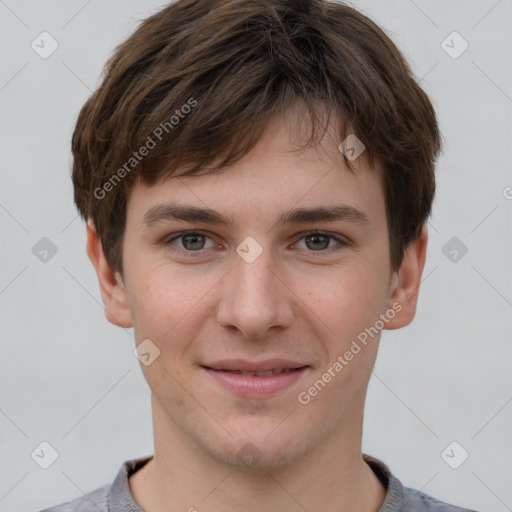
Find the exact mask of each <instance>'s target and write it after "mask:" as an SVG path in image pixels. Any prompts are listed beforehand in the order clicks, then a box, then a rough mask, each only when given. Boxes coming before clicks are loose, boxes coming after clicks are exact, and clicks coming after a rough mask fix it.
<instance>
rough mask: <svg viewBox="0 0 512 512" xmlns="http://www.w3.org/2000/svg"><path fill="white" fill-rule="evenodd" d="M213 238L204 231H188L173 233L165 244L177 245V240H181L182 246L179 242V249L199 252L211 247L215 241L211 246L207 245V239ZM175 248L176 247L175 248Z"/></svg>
mask: <svg viewBox="0 0 512 512" xmlns="http://www.w3.org/2000/svg"><path fill="white" fill-rule="evenodd" d="M206 239H209V240H211V238H210V237H209V236H207V235H204V234H203V233H199V232H197V231H187V232H182V233H177V234H175V235H173V236H172V237H171V238H169V239H167V240H166V241H165V242H164V244H165V245H168V246H171V248H172V246H175V245H176V243H175V241H181V247H180V246H179V244H178V249H177V250H180V251H182V252H199V251H201V249H211V248H212V247H213V246H214V244H213V241H212V240H211V242H212V245H210V247H206V246H205V240H206ZM173 250H174V249H173Z"/></svg>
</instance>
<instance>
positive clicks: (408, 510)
mask: <svg viewBox="0 0 512 512" xmlns="http://www.w3.org/2000/svg"><path fill="white" fill-rule="evenodd" d="M403 491H404V497H403V508H401V509H400V512H476V511H475V510H472V509H469V508H462V507H457V506H455V505H450V504H449V503H445V502H444V501H440V500H438V499H436V498H434V497H432V496H429V495H428V494H424V493H422V492H421V491H417V490H415V489H410V488H409V487H404V488H403Z"/></svg>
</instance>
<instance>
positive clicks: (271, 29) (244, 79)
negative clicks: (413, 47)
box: [72, 0, 441, 273]
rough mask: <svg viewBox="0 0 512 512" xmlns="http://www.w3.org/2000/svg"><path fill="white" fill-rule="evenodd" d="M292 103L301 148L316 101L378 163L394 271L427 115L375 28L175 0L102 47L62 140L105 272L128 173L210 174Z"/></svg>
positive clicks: (280, 5)
mask: <svg viewBox="0 0 512 512" xmlns="http://www.w3.org/2000/svg"><path fill="white" fill-rule="evenodd" d="M297 102H298V103H300V104H301V105H302V106H303V107H304V108H305V109H306V110H307V111H308V112H309V114H310V117H309V119H310V126H311V137H310V139H309V140H308V143H307V144H308V145H311V142H312V141H314V140H316V139H315V135H316V133H317V127H318V124H319V114H318V112H319V111H320V110H321V109H319V106H320V105H322V106H323V107H326V110H327V112H328V113H329V116H330V115H331V114H333V115H334V116H335V117H336V118H337V119H338V120H339V123H340V127H341V131H342V133H340V137H341V138H340V141H341V140H343V139H344V138H345V136H346V135H347V134H348V133H353V134H355V135H356V136H357V138H358V139H359V140H360V141H362V142H363V144H364V145H365V153H364V156H365V158H367V159H368V161H369V163H370V165H373V162H374V159H377V160H378V161H380V162H381V163H382V165H383V169H384V175H383V186H384V194H385V200H386V212H387V222H388V228H389V241H390V261H391V266H392V268H393V270H397V269H398V268H399V267H400V264H401V261H402V258H403V250H404V248H405V247H407V245H409V243H410V242H412V241H413V240H415V239H416V238H417V237H418V236H419V234H420V231H421V228H422V226H423V224H424V223H425V222H426V220H427V218H428V216H429V215H430V213H431V207H432V201H433V198H434V192H435V178H434V167H435V160H436V158H437V155H438V153H439V152H440V150H441V140H440V138H441V137H440V133H439V129H438V125H437V120H436V116H435V111H434V108H433V106H432V104H431V102H430V101H429V98H428V96H427V95H426V93H425V92H424V91H423V90H422V89H421V87H420V86H419V84H418V82H417V81H416V80H415V78H414V76H413V74H412V72H411V70H410V68H409V66H408V64H407V62H406V61H405V59H404V57H403V56H402V54H401V53H400V51H399V50H398V48H397V47H396V46H395V44H394V43H393V42H392V41H391V39H390V38H389V37H388V36H387V35H386V34H385V33H384V32H383V30H382V29H380V28H379V27H378V26H377V25H376V24H375V23H374V22H373V21H372V20H370V19H369V18H368V17H366V16H364V15H363V14H361V13H360V12H358V11H357V10H355V9H354V8H352V7H349V6H347V5H345V4H343V3H338V2H331V1H322V0H289V1H287V0H178V1H176V2H174V3H171V4H170V5H168V6H167V7H165V8H163V9H162V10H161V11H159V12H157V13H156V14H154V15H152V16H151V17H149V18H147V19H146V20H144V21H143V22H142V23H141V25H140V26H139V27H138V28H137V30H136V31H135V32H134V33H133V35H131V36H130V37H129V39H127V40H126V41H125V42H124V43H122V44H121V45H119V46H118V47H117V48H116V50H115V52H114V53H113V55H112V56H111V57H110V59H109V60H108V61H107V63H106V64H105V68H104V71H103V82H102V84H101V85H100V87H99V88H98V89H97V90H96V91H95V92H94V93H93V94H92V95H91V97H90V98H89V99H88V101H87V102H86V103H85V105H84V106H83V107H82V109H81V111H80V114H79V117H78V120H77V124H76V127H75V130H74V133H73V138H72V151H73V170H72V177H73V185H74V197H75V203H76V205H77V207H78V210H79V212H80V214H81V216H82V217H83V218H84V219H86V220H88V219H92V220H93V222H94V225H95V227H96V230H97V233H98V236H99V238H100V240H101V243H102V247H103V250H104V252H105V256H106V258H107V261H108V262H109V264H110V265H111V267H112V268H113V269H115V270H119V271H120V272H121V273H122V251H121V248H122V240H123V235H124V230H125V224H126V204H127V197H128V194H129V191H130V188H131V187H132V186H133V185H134V183H135V182H136V181H135V179H136V177H138V179H139V180H141V182H142V183H145V184H148V185H151V184H154V183H156V182H157V181H158V180H159V179H164V178H168V177H171V176H176V175H177V169H178V168H182V169H184V170H183V172H180V174H179V175H180V176H187V175H193V174H201V173H202V174H206V173H208V174H211V173H213V172H219V171H221V170H222V168H225V167H226V166H228V165H231V164H233V163H235V162H236V161H238V160H239V159H240V158H242V157H243V156H244V155H246V154H247V153H248V152H249V151H250V150H251V149H252V148H253V147H254V146H255V145H256V144H257V142H258V141H259V140H260V138H261V136H262V135H263V134H264V132H265V129H266V127H268V124H269V122H270V121H271V120H272V119H273V118H275V116H277V115H280V114H282V113H283V112H284V111H285V110H286V109H288V108H289V107H290V106H291V105H292V104H295V103H297ZM185 107H186V108H185ZM173 118H174V121H173ZM321 124H322V125H323V126H324V133H325V129H327V127H326V125H325V124H324V123H321ZM157 127H159V128H160V129H159V130H158V129H157ZM155 132H156V133H157V134H158V135H159V137H157V136H156V135H155ZM153 143H154V144H153ZM143 147H146V150H145V151H144V150H143ZM139 148H140V153H141V155H142V156H143V157H141V155H139ZM135 153H136V154H137V158H136V157H135ZM343 156H344V158H345V162H346V164H347V166H348V167H349V169H351V167H350V161H349V160H348V159H347V157H346V156H345V155H343ZM221 157H222V158H221ZM212 162H217V164H216V165H212ZM351 170H352V169H351Z"/></svg>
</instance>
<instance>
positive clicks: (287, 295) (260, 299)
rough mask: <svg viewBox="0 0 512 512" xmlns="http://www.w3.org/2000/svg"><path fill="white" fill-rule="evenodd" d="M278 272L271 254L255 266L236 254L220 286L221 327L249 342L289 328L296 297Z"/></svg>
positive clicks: (218, 310)
mask: <svg viewBox="0 0 512 512" xmlns="http://www.w3.org/2000/svg"><path fill="white" fill-rule="evenodd" d="M277 269H278V266H276V265H272V259H271V257H270V254H269V251H263V253H262V254H261V255H260V256H259V257H258V258H257V259H256V260H255V261H253V262H252V263H248V262H246V261H245V260H244V259H243V258H241V257H240V256H239V255H238V254H236V255H235V256H234V258H233V266H232V268H231V270H230V271H229V272H228V273H227V275H225V276H224V278H223V279H222V282H221V290H220V294H221V295H220V301H219V305H218V308H217V321H218V323H219V324H220V325H222V326H223V327H225V328H230V329H233V328H236V329H237V330H239V331H240V332H241V333H242V334H243V335H244V336H245V337H247V338H250V339H264V338H265V337H267V336H268V331H269V330H271V329H284V328H286V327H289V326H290V325H291V324H292V321H293V315H294V307H293V298H294V294H293V292H292V291H291V290H290V288H289V286H290V285H289V284H288V283H286V281H285V279H284V278H283V277H284V276H280V275H279V271H278V270H277Z"/></svg>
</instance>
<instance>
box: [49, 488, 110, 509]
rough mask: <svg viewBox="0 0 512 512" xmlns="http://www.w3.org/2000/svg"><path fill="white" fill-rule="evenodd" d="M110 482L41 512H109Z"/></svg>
mask: <svg viewBox="0 0 512 512" xmlns="http://www.w3.org/2000/svg"><path fill="white" fill-rule="evenodd" d="M109 490H110V484H106V485H104V486H103V487H99V488H98V489H95V490H94V491H91V492H89V493H87V494H84V495H83V496H80V497H78V498H75V499H74V500H71V501H68V502H66V503H61V504H60V505H56V506H54V507H51V508H47V509H45V510H42V511H41V512H108V508H107V496H108V491H109Z"/></svg>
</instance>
